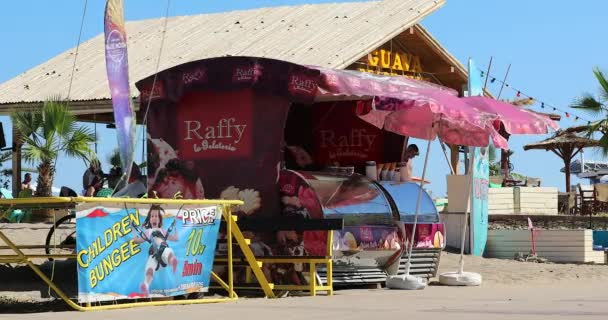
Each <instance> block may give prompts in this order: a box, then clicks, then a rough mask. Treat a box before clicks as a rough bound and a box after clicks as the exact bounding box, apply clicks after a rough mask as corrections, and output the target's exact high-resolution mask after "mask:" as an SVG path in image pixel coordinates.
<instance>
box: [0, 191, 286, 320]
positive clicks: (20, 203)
mask: <svg viewBox="0 0 608 320" xmlns="http://www.w3.org/2000/svg"><path fill="white" fill-rule="evenodd" d="M81 203H120V204H125V205H128V204H166V205H171V204H173V205H187V204H191V205H218V206H220V207H222V218H223V220H224V221H225V222H226V234H227V235H231V236H228V237H227V250H228V255H227V260H228V261H227V265H228V275H227V277H228V279H227V281H224V280H223V279H221V278H220V277H219V276H218V275H217V274H215V273H214V272H211V277H212V278H213V280H215V281H216V282H217V283H218V284H220V286H221V287H222V288H224V289H225V290H226V291H227V293H228V297H226V298H209V299H205V298H203V299H189V300H170V301H145V302H139V301H138V302H131V303H119V304H111V305H99V306H91V305H90V304H87V305H84V306H83V305H80V304H78V303H76V302H74V301H72V300H71V299H70V298H69V297H68V296H67V295H66V294H65V293H64V292H63V291H62V290H61V289H60V288H59V287H58V286H57V285H56V284H55V283H54V282H53V281H52V280H51V279H49V277H47V276H46V275H45V274H44V273H43V272H42V271H41V270H40V269H39V268H38V266H37V265H36V264H35V263H33V262H32V260H31V259H33V258H75V257H76V255H75V254H36V255H30V254H27V253H24V252H23V251H22V249H30V248H32V247H37V246H31V245H30V246H20V245H16V244H15V243H13V242H12V241H11V240H10V239H9V238H8V237H7V236H6V235H5V234H4V233H3V232H2V230H1V229H0V239H2V241H4V242H5V243H6V245H7V247H6V248H10V249H11V250H12V251H13V252H14V253H15V255H6V254H0V262H2V263H25V264H27V265H28V266H29V267H30V268H31V269H32V270H33V271H34V272H35V273H36V274H37V275H38V276H39V277H40V279H42V281H44V282H45V283H46V284H48V285H49V287H50V288H51V289H53V290H54V291H55V292H56V293H57V295H58V296H59V297H60V298H61V299H63V300H64V301H65V302H66V303H67V304H68V305H69V306H70V307H72V308H73V309H75V310H78V311H92V310H111V309H124V308H132V307H143V306H162V305H178V304H179V305H186V304H200V303H216V302H225V301H233V300H236V299H238V295H237V294H236V292H235V291H234V283H233V247H232V241H233V237H234V239H235V240H236V242H237V245H238V246H239V248H240V249H241V251H242V252H243V254H244V256H245V259H247V261H248V262H249V267H250V268H251V270H252V271H253V274H254V275H255V277H256V278H257V280H258V283H259V284H260V287H261V288H262V290H263V291H264V293H265V294H266V296H267V297H269V298H273V297H274V293H273V291H272V287H271V285H270V284H269V283H268V281H267V280H266V278H265V277H264V274H263V272H262V270H261V268H260V265H259V264H258V262H257V261H256V258H255V257H254V256H253V252H252V251H251V250H250V248H249V246H248V241H247V239H245V238H244V237H243V234H242V233H241V231H240V229H239V227H238V225H237V224H236V216H233V215H232V211H231V206H233V205H243V202H242V201H238V200H185V199H177V200H169V199H130V198H91V197H41V198H20V199H1V200H0V208H2V209H4V210H6V209H20V208H32V207H34V208H41V209H52V208H53V207H61V208H65V206H66V205H70V204H71V205H74V206H76V205H77V204H81ZM0 249H1V248H0Z"/></svg>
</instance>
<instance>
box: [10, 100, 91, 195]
mask: <svg viewBox="0 0 608 320" xmlns="http://www.w3.org/2000/svg"><path fill="white" fill-rule="evenodd" d="M11 120H12V122H13V126H14V127H15V129H16V130H17V132H19V138H18V142H19V143H21V144H22V145H23V147H22V154H23V159H24V160H25V161H26V162H28V163H32V164H35V163H37V167H36V170H37V172H38V181H37V182H38V183H37V186H36V195H37V196H42V197H44V196H50V195H51V187H52V185H53V179H54V177H55V169H56V168H55V164H56V161H57V158H58V157H59V155H60V154H64V155H66V156H68V157H73V158H79V159H82V160H84V161H87V160H89V159H90V158H91V157H92V156H93V151H92V149H91V147H90V145H91V143H93V142H94V141H95V135H94V134H93V133H92V132H91V130H89V129H87V128H86V127H83V126H79V125H78V123H77V122H76V117H75V116H74V115H73V114H72V113H71V112H70V111H69V110H68V108H67V105H66V104H65V103H64V102H62V101H59V100H58V99H51V100H47V101H45V102H44V103H43V104H42V108H41V109H40V110H36V111H28V112H14V113H12V114H11Z"/></svg>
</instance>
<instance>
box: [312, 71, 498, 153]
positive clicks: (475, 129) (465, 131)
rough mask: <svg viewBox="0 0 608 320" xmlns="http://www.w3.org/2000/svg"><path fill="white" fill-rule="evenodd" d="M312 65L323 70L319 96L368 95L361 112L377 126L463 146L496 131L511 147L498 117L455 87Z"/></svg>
mask: <svg viewBox="0 0 608 320" xmlns="http://www.w3.org/2000/svg"><path fill="white" fill-rule="evenodd" d="M311 68H315V69H317V70H319V71H321V79H322V82H321V83H320V84H319V86H318V89H319V90H318V91H317V97H316V100H325V99H335V98H336V97H343V98H345V97H346V98H347V97H353V98H354V97H357V98H359V99H360V98H364V97H369V98H371V99H372V100H371V101H366V100H363V101H359V104H358V108H357V113H358V115H359V117H360V118H361V119H363V120H365V121H367V122H369V123H371V124H373V125H375V126H376V127H378V128H381V129H385V130H388V131H391V132H395V133H397V134H402V135H406V136H410V137H414V138H419V139H424V140H434V139H435V138H437V137H439V138H440V139H442V140H443V141H444V142H446V143H449V144H454V145H464V146H478V147H485V146H488V144H489V142H490V137H491V138H492V142H493V143H494V145H495V146H497V147H499V148H502V149H507V148H508V145H507V141H506V139H504V138H503V137H502V136H500V134H499V133H498V131H496V130H495V129H494V127H493V126H492V125H491V123H492V121H493V120H496V119H497V118H498V117H497V116H496V115H494V114H486V113H483V112H479V111H478V110H475V109H473V108H471V107H470V106H469V105H468V104H467V103H465V102H464V101H462V99H459V98H458V97H457V96H456V95H457V92H456V91H454V90H452V89H448V88H445V87H441V86H438V85H435V84H431V83H428V82H425V81H420V80H413V79H408V78H404V77H388V76H377V75H371V74H368V73H361V72H356V71H348V70H332V69H323V68H317V67H311Z"/></svg>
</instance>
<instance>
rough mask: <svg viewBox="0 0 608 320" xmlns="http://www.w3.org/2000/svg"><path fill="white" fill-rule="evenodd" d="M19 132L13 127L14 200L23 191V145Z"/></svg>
mask: <svg viewBox="0 0 608 320" xmlns="http://www.w3.org/2000/svg"><path fill="white" fill-rule="evenodd" d="M20 140H21V139H20V137H19V132H18V131H17V129H15V126H13V157H12V167H13V176H12V178H11V179H12V182H13V198H17V197H18V196H19V191H21V144H19V141H20Z"/></svg>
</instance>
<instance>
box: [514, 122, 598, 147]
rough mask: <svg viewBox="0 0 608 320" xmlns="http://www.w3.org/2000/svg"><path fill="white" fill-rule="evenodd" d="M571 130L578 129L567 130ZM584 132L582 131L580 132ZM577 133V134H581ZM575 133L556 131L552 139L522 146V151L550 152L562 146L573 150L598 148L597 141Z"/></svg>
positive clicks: (575, 128) (576, 128)
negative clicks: (537, 150)
mask: <svg viewBox="0 0 608 320" xmlns="http://www.w3.org/2000/svg"><path fill="white" fill-rule="evenodd" d="M569 129H573V130H574V131H575V132H576V130H579V129H578V127H573V128H569ZM581 131H584V130H581ZM581 131H579V132H581ZM575 132H571V131H568V129H566V130H564V131H558V132H557V133H556V134H555V135H554V136H553V137H551V138H548V139H545V140H542V141H539V142H536V143H531V144H527V145H525V146H524V150H532V149H541V150H551V149H558V148H561V147H564V146H569V147H572V148H574V149H580V148H589V147H599V146H600V142H599V141H598V140H593V139H589V138H585V137H581V136H579V135H577V134H576V133H575Z"/></svg>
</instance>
